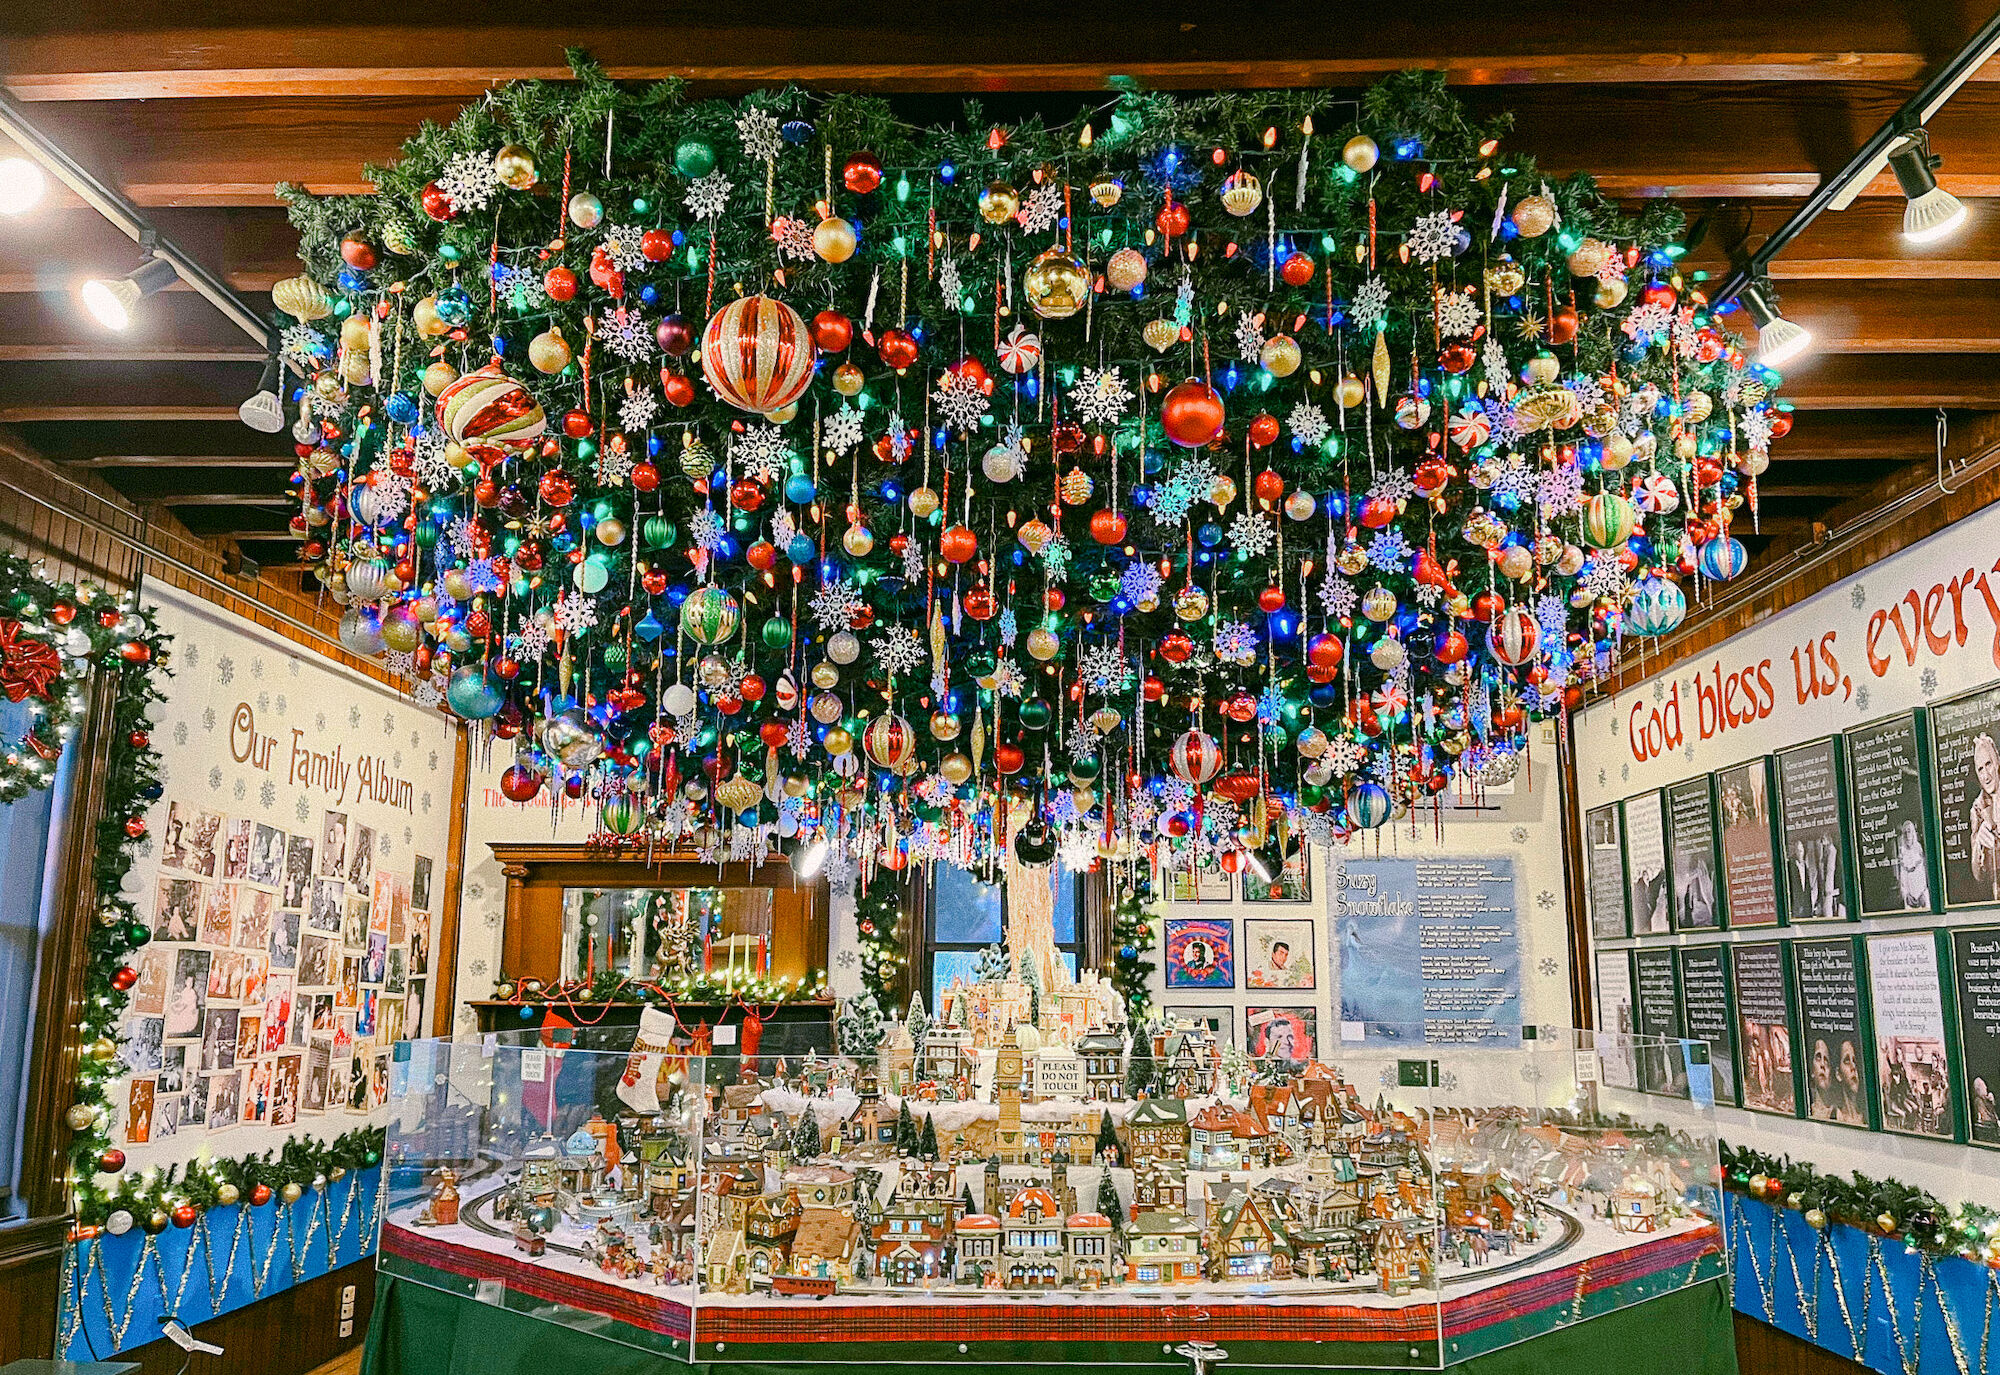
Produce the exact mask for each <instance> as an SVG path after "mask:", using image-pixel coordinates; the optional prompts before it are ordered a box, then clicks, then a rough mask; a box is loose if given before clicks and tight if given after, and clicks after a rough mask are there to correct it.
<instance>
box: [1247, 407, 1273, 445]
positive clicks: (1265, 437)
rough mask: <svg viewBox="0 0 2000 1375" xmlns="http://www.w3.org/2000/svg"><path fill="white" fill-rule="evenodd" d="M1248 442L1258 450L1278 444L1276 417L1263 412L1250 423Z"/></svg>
mask: <svg viewBox="0 0 2000 1375" xmlns="http://www.w3.org/2000/svg"><path fill="white" fill-rule="evenodd" d="M1250 442H1251V443H1252V444H1255V445H1256V446H1257V447H1258V448H1260V449H1268V448H1270V447H1271V446H1272V445H1273V444H1275V443H1277V442H1278V417H1277V416H1275V415H1272V414H1271V413H1270V412H1269V411H1265V412H1263V413H1261V414H1259V415H1258V417H1257V418H1256V419H1255V420H1253V421H1251V422H1250Z"/></svg>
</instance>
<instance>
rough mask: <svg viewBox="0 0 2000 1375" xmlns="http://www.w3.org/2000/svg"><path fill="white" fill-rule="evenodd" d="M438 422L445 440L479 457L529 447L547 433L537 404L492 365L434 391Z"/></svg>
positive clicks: (543, 418)
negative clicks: (436, 395)
mask: <svg viewBox="0 0 2000 1375" xmlns="http://www.w3.org/2000/svg"><path fill="white" fill-rule="evenodd" d="M437 418H438V427H439V428H440V429H442V430H443V431H444V432H445V436H446V437H447V438H449V439H451V440H453V441H454V442H455V443H457V444H458V445H459V446H460V447H462V448H463V449H465V450H466V452H468V453H470V454H472V455H474V456H475V457H481V458H486V457H491V456H497V455H498V454H499V453H501V452H502V451H504V450H506V449H513V448H520V447H523V446H525V445H528V444H531V443H533V442H534V441H535V440H537V439H540V438H541V437H542V433H543V431H545V430H547V429H548V417H547V416H545V415H544V414H543V413H542V407H541V404H540V403H539V402H537V401H536V400H535V398H534V395H533V394H532V393H530V392H529V390H528V389H527V388H526V387H524V386H522V385H521V384H520V383H519V382H516V381H515V380H514V379H513V378H511V377H509V376H508V375H507V374H506V373H504V372H502V371H500V365H499V364H498V363H497V362H495V363H488V364H487V365H486V366H485V367H483V368H479V369H477V370H475V371H473V372H468V373H466V374H465V375H464V376H462V377H460V378H459V379H458V380H457V381H455V382H453V383H452V384H451V385H450V386H448V387H446V388H445V389H444V390H443V391H441V392H439V393H438V399H437Z"/></svg>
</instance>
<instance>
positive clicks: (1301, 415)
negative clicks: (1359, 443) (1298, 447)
mask: <svg viewBox="0 0 2000 1375" xmlns="http://www.w3.org/2000/svg"><path fill="white" fill-rule="evenodd" d="M1285 424H1286V425H1287V426H1289V427H1290V428H1291V431H1292V438H1294V439H1296V440H1298V441H1299V443H1301V444H1304V445H1307V446H1308V447H1310V446H1312V445H1314V444H1324V443H1325V442H1326V437H1327V436H1328V435H1330V434H1332V433H1333V426H1332V425H1330V424H1329V423H1328V422H1327V418H1326V412H1325V411H1323V410H1321V409H1320V408H1319V403H1318V402H1317V401H1301V402H1299V403H1298V404H1297V405H1296V406H1294V407H1292V413H1291V414H1290V415H1288V416H1286V417H1285Z"/></svg>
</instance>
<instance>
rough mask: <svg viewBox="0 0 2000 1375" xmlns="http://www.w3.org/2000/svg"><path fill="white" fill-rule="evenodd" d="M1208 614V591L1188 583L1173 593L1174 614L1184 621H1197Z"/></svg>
mask: <svg viewBox="0 0 2000 1375" xmlns="http://www.w3.org/2000/svg"><path fill="white" fill-rule="evenodd" d="M1207 614H1208V593H1206V592H1204V591H1202V590H1201V589H1200V588H1199V587H1196V586H1194V585H1193V584H1192V583H1190V584H1189V585H1188V586H1186V587H1183V588H1182V589H1181V590H1180V591H1178V592H1176V593H1174V615H1176V616H1178V617H1179V618H1180V619H1181V620H1184V621H1198V620H1200V619H1201V618H1202V617H1203V616H1206V615H1207Z"/></svg>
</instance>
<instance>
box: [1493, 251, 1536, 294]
mask: <svg viewBox="0 0 2000 1375" xmlns="http://www.w3.org/2000/svg"><path fill="white" fill-rule="evenodd" d="M1527 284H1528V274H1527V273H1525V272H1523V271H1522V270H1521V265H1520V264H1519V263H1517V262H1515V261H1514V260H1513V259H1512V258H1502V259H1501V260H1500V261H1499V262H1497V263H1494V264H1493V265H1492V266H1490V267H1488V268H1487V269H1486V289H1487V290H1488V291H1491V292H1492V293H1493V294H1494V295H1495V296H1518V295H1520V294H1521V288H1522V287H1524V286H1526V285H1527Z"/></svg>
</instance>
